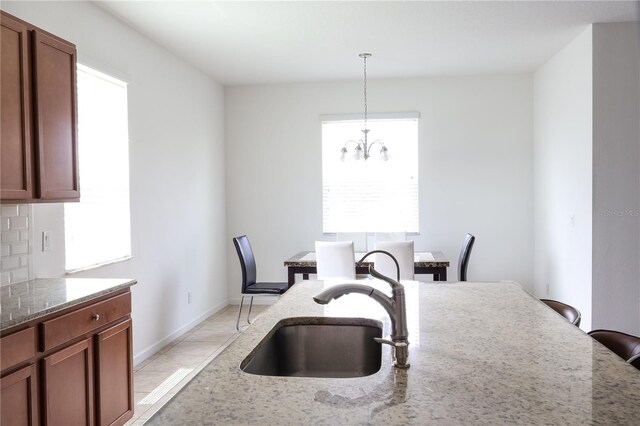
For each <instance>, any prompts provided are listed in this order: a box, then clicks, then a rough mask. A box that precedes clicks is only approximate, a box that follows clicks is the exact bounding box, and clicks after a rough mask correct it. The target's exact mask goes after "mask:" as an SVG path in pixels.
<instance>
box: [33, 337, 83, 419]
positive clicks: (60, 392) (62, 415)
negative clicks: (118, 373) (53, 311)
mask: <svg viewBox="0 0 640 426" xmlns="http://www.w3.org/2000/svg"><path fill="white" fill-rule="evenodd" d="M92 352H93V351H92V344H91V338H88V339H86V340H83V341H81V342H79V343H76V344H75V345H72V346H69V347H68V348H65V349H62V350H60V351H58V352H55V353H54V354H52V355H49V356H48V357H46V358H44V359H43V360H42V365H43V367H42V375H43V380H42V385H43V401H44V407H45V408H44V410H43V411H44V412H43V415H44V419H43V420H44V421H43V424H45V425H48V426H53V425H64V426H74V425H93V424H95V421H94V411H93V398H94V391H93V353H92Z"/></svg>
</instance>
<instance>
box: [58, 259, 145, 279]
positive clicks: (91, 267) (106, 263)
mask: <svg viewBox="0 0 640 426" xmlns="http://www.w3.org/2000/svg"><path fill="white" fill-rule="evenodd" d="M132 258H133V257H132V256H124V257H119V258H117V259H113V260H108V261H106V262H102V263H96V264H93V265H89V266H83V267H82V268H76V269H70V270H68V271H65V274H66V275H73V274H76V273H78V272H84V271H90V270H92V269H97V268H102V267H103V266H107V265H113V264H114V263H120V262H125V261H127V260H130V259H132Z"/></svg>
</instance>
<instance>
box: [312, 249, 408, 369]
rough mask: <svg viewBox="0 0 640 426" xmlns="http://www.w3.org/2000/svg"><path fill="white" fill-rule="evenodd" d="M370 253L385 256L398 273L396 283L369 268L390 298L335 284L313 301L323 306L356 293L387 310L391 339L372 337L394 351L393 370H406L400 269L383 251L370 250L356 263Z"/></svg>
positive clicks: (367, 288) (363, 288) (358, 286)
mask: <svg viewBox="0 0 640 426" xmlns="http://www.w3.org/2000/svg"><path fill="white" fill-rule="evenodd" d="M373 253H382V254H386V255H387V256H389V257H390V258H391V259H393V261H394V262H395V264H396V268H397V270H398V274H397V275H398V280H397V281H396V280H394V279H392V278H389V277H386V276H384V275H382V274H381V273H380V272H378V271H376V270H375V269H374V268H373V265H369V273H370V274H371V275H372V276H373V277H375V278H378V279H381V280H383V281H385V282H386V283H388V284H389V285H390V286H391V292H392V296H391V297H389V296H387V295H386V294H384V293H383V292H381V291H380V290H376V289H375V288H373V287H370V286H368V285H364V284H338V285H334V286H331V287H329V288H328V289H326V290H324V291H323V292H321V293H319V294H317V295H316V296H314V298H313V300H315V301H316V303H319V304H321V305H326V304H327V303H329V302H331V301H332V300H333V299H337V298H339V297H342V296H344V295H345V294H349V293H360V294H364V295H366V296H369V297H371V298H372V299H373V300H375V301H376V302H378V303H379V304H380V305H382V307H383V308H384V309H385V311H387V314H388V315H389V318H390V319H391V340H386V339H380V338H375V341H376V342H378V343H380V344H387V345H390V346H393V348H394V358H395V362H394V364H393V365H394V366H395V367H397V368H409V362H408V359H409V340H408V339H409V331H408V330H407V308H406V304H405V300H404V287H403V286H402V284H400V283H399V282H398V281H399V280H400V266H399V265H398V261H397V260H396V258H395V257H393V255H392V254H391V253H389V252H387V251H384V250H373V251H370V252H368V253H367V254H365V255H364V256H363V257H362V259H360V260H359V261H358V262H357V264H358V266H360V265H362V262H363V261H364V260H365V259H366V258H367V257H368V256H369V255H371V254H373Z"/></svg>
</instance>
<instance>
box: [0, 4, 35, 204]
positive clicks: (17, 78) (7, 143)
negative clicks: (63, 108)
mask: <svg viewBox="0 0 640 426" xmlns="http://www.w3.org/2000/svg"><path fill="white" fill-rule="evenodd" d="M1 18H2V20H1V27H2V34H1V35H0V41H1V43H2V47H1V48H2V50H1V51H0V52H1V54H2V57H1V58H0V74H1V76H0V95H1V96H0V97H1V98H2V101H1V102H2V104H1V105H0V108H2V114H0V116H1V117H2V118H1V120H2V124H1V125H2V127H1V128H0V147H1V149H0V161H1V164H0V185H1V187H2V188H1V193H0V198H2V199H3V200H4V199H30V198H33V196H34V191H33V185H32V182H33V180H32V177H33V175H32V168H31V165H32V162H33V160H32V157H31V146H32V140H31V126H32V122H31V90H30V89H31V87H30V85H31V84H30V83H31V79H30V72H29V69H30V64H29V53H28V52H29V49H28V47H29V33H28V30H27V25H26V24H24V23H22V22H20V21H18V20H16V19H13V18H11V17H9V16H7V15H5V14H2V17H1Z"/></svg>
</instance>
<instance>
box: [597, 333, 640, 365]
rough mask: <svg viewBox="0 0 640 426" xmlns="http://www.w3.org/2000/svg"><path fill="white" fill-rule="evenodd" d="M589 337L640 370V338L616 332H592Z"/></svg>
mask: <svg viewBox="0 0 640 426" xmlns="http://www.w3.org/2000/svg"><path fill="white" fill-rule="evenodd" d="M589 336H591V337H593V338H594V339H596V340H597V341H598V342H600V343H602V344H603V345H604V346H606V347H607V349H609V350H610V351H611V352H613V353H614V354H616V355H618V356H619V357H620V358H622V359H624V360H625V361H627V362H628V363H629V364H631V365H633V366H634V367H635V368H637V369H638V370H640V337H638V336H634V335H633V334H627V333H623V332H621V331H614V330H592V331H590V332H589Z"/></svg>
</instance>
